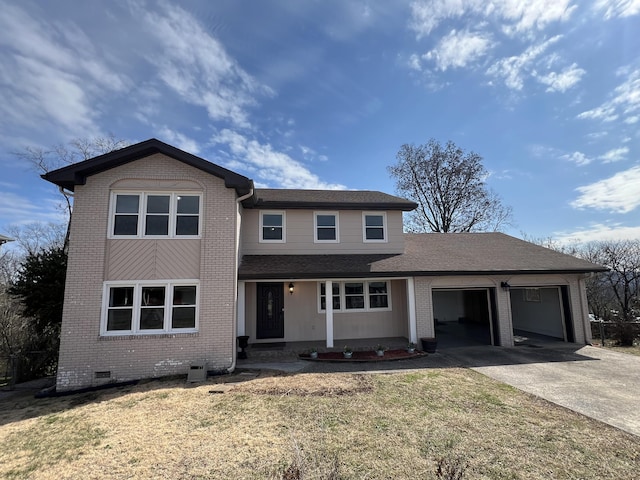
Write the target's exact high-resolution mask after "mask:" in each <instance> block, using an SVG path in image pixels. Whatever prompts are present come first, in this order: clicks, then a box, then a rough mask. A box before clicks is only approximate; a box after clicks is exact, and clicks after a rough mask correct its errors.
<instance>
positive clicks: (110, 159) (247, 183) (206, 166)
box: [42, 138, 253, 195]
mask: <svg viewBox="0 0 640 480" xmlns="http://www.w3.org/2000/svg"><path fill="white" fill-rule="evenodd" d="M155 153H161V154H163V155H167V156H169V157H171V158H174V159H176V160H179V161H181V162H184V163H186V164H187V165H191V166H192V167H195V168H198V169H200V170H202V171H204V172H206V173H210V174H211V175H214V176H216V177H218V178H221V179H223V180H224V182H225V186H226V187H227V188H235V190H236V192H237V193H238V195H246V194H247V193H249V192H250V191H251V188H252V187H253V181H252V180H251V179H249V178H247V177H244V176H242V175H239V174H237V173H235V172H232V171H231V170H227V169H226V168H223V167H220V166H218V165H216V164H214V163H211V162H209V161H208V160H205V159H204V158H200V157H196V156H195V155H192V154H190V153H187V152H185V151H183V150H180V149H178V148H176V147H173V146H171V145H168V144H166V143H164V142H161V141H160V140H156V139H155V138H152V139H150V140H146V141H144V142H140V143H136V144H135V145H131V146H129V147H125V148H122V149H120V150H115V151H113V152H109V153H105V154H104V155H100V156H98V157H94V158H90V159H89V160H85V161H83V162H78V163H74V164H72V165H69V166H67V167H63V168H59V169H58V170H53V171H51V172H48V173H45V174H44V175H42V178H44V179H45V180H48V181H49V182H51V183H55V184H56V185H58V186H60V187H63V188H65V189H67V190H69V191H74V189H75V186H76V185H84V184H85V183H86V180H87V177H89V176H91V175H95V174H97V173H100V172H104V171H106V170H109V169H111V168H115V167H119V166H120V165H124V164H126V163H129V162H133V161H135V160H138V159H140V158H144V157H147V156H149V155H153V154H155Z"/></svg>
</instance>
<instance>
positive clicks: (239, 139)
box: [212, 129, 346, 190]
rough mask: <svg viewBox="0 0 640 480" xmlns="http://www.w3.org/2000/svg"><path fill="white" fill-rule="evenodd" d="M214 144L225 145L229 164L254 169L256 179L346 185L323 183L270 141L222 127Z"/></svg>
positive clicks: (271, 182)
mask: <svg viewBox="0 0 640 480" xmlns="http://www.w3.org/2000/svg"><path fill="white" fill-rule="evenodd" d="M212 141H213V143H214V144H217V145H225V146H226V147H228V149H229V151H230V153H231V158H232V165H233V167H229V168H235V169H236V170H242V169H244V170H250V171H252V172H255V175H256V176H257V178H256V179H255V180H256V181H261V182H263V184H267V185H275V186H278V187H282V188H303V189H328V190H341V189H344V188H346V187H345V186H344V185H341V184H337V183H326V182H323V181H322V180H320V178H318V176H317V175H315V174H314V173H311V172H310V171H309V170H308V169H307V168H306V167H305V166H304V165H302V164H301V163H300V162H298V161H297V160H294V159H293V158H291V157H290V156H289V155H287V154H286V153H282V152H278V151H276V150H274V149H273V147H272V146H271V145H269V144H261V143H259V142H257V141H255V140H249V139H247V138H246V137H245V136H244V135H241V134H239V133H238V132H234V131H232V130H229V129H224V130H222V131H220V132H219V133H218V134H216V135H215V136H214V137H213V139H212Z"/></svg>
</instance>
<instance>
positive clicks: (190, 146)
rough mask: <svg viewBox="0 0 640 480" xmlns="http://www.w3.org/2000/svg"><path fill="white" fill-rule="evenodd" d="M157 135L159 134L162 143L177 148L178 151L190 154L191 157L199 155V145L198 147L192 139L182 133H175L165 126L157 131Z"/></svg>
mask: <svg viewBox="0 0 640 480" xmlns="http://www.w3.org/2000/svg"><path fill="white" fill-rule="evenodd" d="M158 133H159V134H160V136H161V138H162V140H163V141H164V142H166V143H169V144H171V145H173V146H175V147H177V148H179V149H180V150H184V151H185V152H189V153H192V154H193V155H199V154H200V145H198V142H196V141H195V140H194V139H192V138H189V137H187V136H186V135H184V134H183V133H180V132H176V131H175V130H172V129H170V128H169V127H167V126H166V125H165V126H163V127H160V128H159V129H158Z"/></svg>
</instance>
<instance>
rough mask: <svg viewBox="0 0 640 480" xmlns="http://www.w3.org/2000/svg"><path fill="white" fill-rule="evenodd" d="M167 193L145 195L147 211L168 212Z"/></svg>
mask: <svg viewBox="0 0 640 480" xmlns="http://www.w3.org/2000/svg"><path fill="white" fill-rule="evenodd" d="M170 198H171V197H169V195H149V196H147V213H169V199H170Z"/></svg>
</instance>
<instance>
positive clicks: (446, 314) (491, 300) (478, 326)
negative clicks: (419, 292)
mask: <svg viewBox="0 0 640 480" xmlns="http://www.w3.org/2000/svg"><path fill="white" fill-rule="evenodd" d="M495 305H496V302H495V290H494V289H492V288H481V289H464V290H460V289H446V290H445V289H442V290H433V314H434V321H435V331H436V337H437V339H438V348H440V347H445V348H446V347H457V346H467V345H499V341H498V328H497V325H496V323H495V322H497V315H496V306H495Z"/></svg>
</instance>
